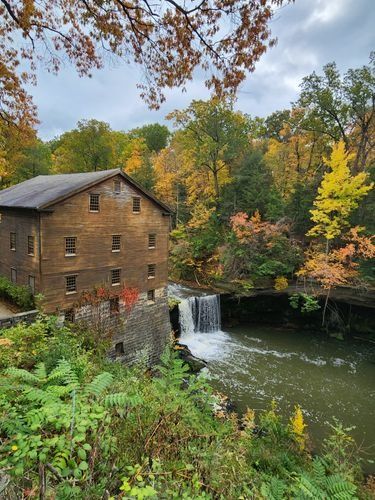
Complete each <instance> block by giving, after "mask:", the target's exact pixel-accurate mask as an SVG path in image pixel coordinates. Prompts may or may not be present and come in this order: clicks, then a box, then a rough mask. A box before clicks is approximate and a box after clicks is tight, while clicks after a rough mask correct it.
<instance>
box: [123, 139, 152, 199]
mask: <svg viewBox="0 0 375 500" xmlns="http://www.w3.org/2000/svg"><path fill="white" fill-rule="evenodd" d="M121 164H122V165H123V168H124V170H125V172H126V173H127V174H129V175H131V176H132V177H133V179H134V180H136V181H137V182H139V183H140V184H141V185H142V186H143V187H144V188H146V189H149V190H151V189H152V188H153V187H154V173H153V169H152V164H151V158H150V151H149V149H148V147H147V144H146V141H145V139H143V138H136V139H132V140H130V141H129V142H128V144H127V146H126V147H125V148H124V151H123V152H122V155H121Z"/></svg>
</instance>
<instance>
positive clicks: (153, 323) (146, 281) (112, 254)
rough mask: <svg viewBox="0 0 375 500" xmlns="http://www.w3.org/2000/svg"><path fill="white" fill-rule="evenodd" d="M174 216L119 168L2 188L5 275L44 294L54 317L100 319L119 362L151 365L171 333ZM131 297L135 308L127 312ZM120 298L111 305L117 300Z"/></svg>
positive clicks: (0, 255)
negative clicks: (138, 360) (93, 298)
mask: <svg viewBox="0 0 375 500" xmlns="http://www.w3.org/2000/svg"><path fill="white" fill-rule="evenodd" d="M169 226H170V209H169V208H168V207H167V206H166V205H164V204H163V203H162V202H160V201H159V200H157V199H156V198H155V197H154V196H153V195H152V194H151V193H149V192H147V191H145V190H144V189H143V188H142V187H141V186H140V185H139V184H137V183H136V182H135V181H134V180H133V179H131V178H130V177H129V176H127V175H126V174H125V173H123V172H122V171H121V170H120V169H114V170H106V171H100V172H90V173H78V174H62V175H40V176H38V177H35V178H33V179H30V180H27V181H24V182H22V183H20V184H17V185H15V186H12V187H10V188H8V189H5V190H3V191H0V275H3V276H5V277H7V278H9V279H10V280H11V281H13V282H14V283H18V284H20V285H28V286H29V287H30V288H31V290H32V291H33V293H34V294H42V296H43V308H44V310H45V311H46V312H47V313H54V314H58V315H60V316H65V317H66V319H70V320H75V321H78V320H80V321H88V322H90V321H91V320H93V319H95V321H97V319H98V305H97V304H96V305H94V304H91V303H90V302H89V303H87V301H86V302H85V301H83V300H82V297H87V296H89V295H90V292H91V291H92V290H94V289H98V288H100V289H101V290H102V292H103V291H104V290H105V292H103V293H104V294H106V295H107V298H108V300H104V301H102V302H101V303H100V306H99V309H100V311H99V313H100V314H99V316H100V319H101V321H102V322H103V324H104V325H106V328H107V329H108V328H110V329H111V330H112V333H113V349H112V355H113V356H122V357H124V358H125V360H127V359H128V360H131V359H133V358H134V357H135V356H136V354H137V353H138V354H139V353H140V352H141V351H142V355H143V356H146V357H147V358H148V359H150V360H151V361H152V359H154V358H155V359H156V358H157V356H158V355H159V354H160V351H161V350H162V349H163V347H164V345H165V342H166V338H167V336H168V335H169V330H170V327H169V316H168V304H167V279H168V234H169ZM124 290H125V293H126V290H128V291H129V290H132V293H133V295H134V294H135V296H136V297H135V298H136V302H135V303H134V304H133V306H132V307H131V310H130V307H125V306H126V304H125V302H124V301H123V300H122V299H121V297H123V296H124ZM109 297H111V298H109Z"/></svg>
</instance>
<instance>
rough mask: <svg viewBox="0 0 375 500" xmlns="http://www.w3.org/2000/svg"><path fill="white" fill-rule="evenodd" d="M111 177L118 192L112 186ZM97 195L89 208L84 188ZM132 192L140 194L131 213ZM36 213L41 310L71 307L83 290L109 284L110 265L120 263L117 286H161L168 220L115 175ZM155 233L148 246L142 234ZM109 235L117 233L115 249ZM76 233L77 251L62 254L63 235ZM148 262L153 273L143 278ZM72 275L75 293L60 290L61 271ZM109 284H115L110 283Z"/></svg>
mask: <svg viewBox="0 0 375 500" xmlns="http://www.w3.org/2000/svg"><path fill="white" fill-rule="evenodd" d="M114 179H117V180H120V182H121V193H119V194H117V193H115V192H114ZM90 193H94V194H99V195H100V211H99V212H98V213H92V212H90V211H89V194H90ZM133 196H140V197H141V212H140V213H138V214H134V213H133ZM52 209H53V212H51V213H43V214H41V232H42V258H41V268H42V281H43V282H42V291H43V295H44V297H45V304H46V311H47V312H53V311H55V310H56V309H60V310H63V309H67V308H69V307H71V306H72V305H73V304H74V303H75V302H76V301H77V300H78V298H79V296H80V294H81V292H82V291H84V290H89V289H92V288H93V287H94V286H95V285H100V284H106V285H108V286H110V287H111V283H110V277H111V269H116V268H121V286H122V285H125V286H127V287H135V288H138V289H139V291H140V292H146V291H147V290H149V289H158V288H162V287H164V286H166V284H167V278H168V269H167V261H168V232H169V224H170V220H169V217H168V216H165V215H163V212H162V210H161V208H160V207H159V206H157V205H156V204H155V203H154V202H152V201H150V200H149V199H148V198H146V197H145V196H144V195H143V194H141V193H139V192H137V191H136V190H135V189H133V188H132V187H131V186H129V185H128V184H127V183H126V182H125V181H124V179H123V178H122V177H121V176H118V177H117V178H112V179H110V180H107V181H104V182H102V183H100V184H98V185H96V186H95V188H93V189H89V190H87V191H84V192H81V193H79V194H76V195H74V196H72V197H71V198H69V199H67V200H65V201H63V202H60V203H58V204H56V205H55V206H54V207H52ZM151 233H154V234H156V248H154V249H149V248H148V235H149V234H151ZM112 235H121V250H120V252H112ZM70 236H73V237H76V238H77V255H76V256H72V257H66V256H65V238H66V237H70ZM148 264H156V276H155V278H153V279H148V277H147V271H148ZM70 274H76V275H77V293H75V294H71V295H66V293H65V276H67V275H70ZM111 288H113V290H116V289H119V288H120V286H113V287H111Z"/></svg>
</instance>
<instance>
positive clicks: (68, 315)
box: [64, 309, 74, 323]
mask: <svg viewBox="0 0 375 500" xmlns="http://www.w3.org/2000/svg"><path fill="white" fill-rule="evenodd" d="M64 319H65V321H66V322H68V323H74V309H67V310H66V311H65V312H64Z"/></svg>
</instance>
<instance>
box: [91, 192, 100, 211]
mask: <svg viewBox="0 0 375 500" xmlns="http://www.w3.org/2000/svg"><path fill="white" fill-rule="evenodd" d="M99 198H100V195H99V194H90V212H99V209H100V202H99Z"/></svg>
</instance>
